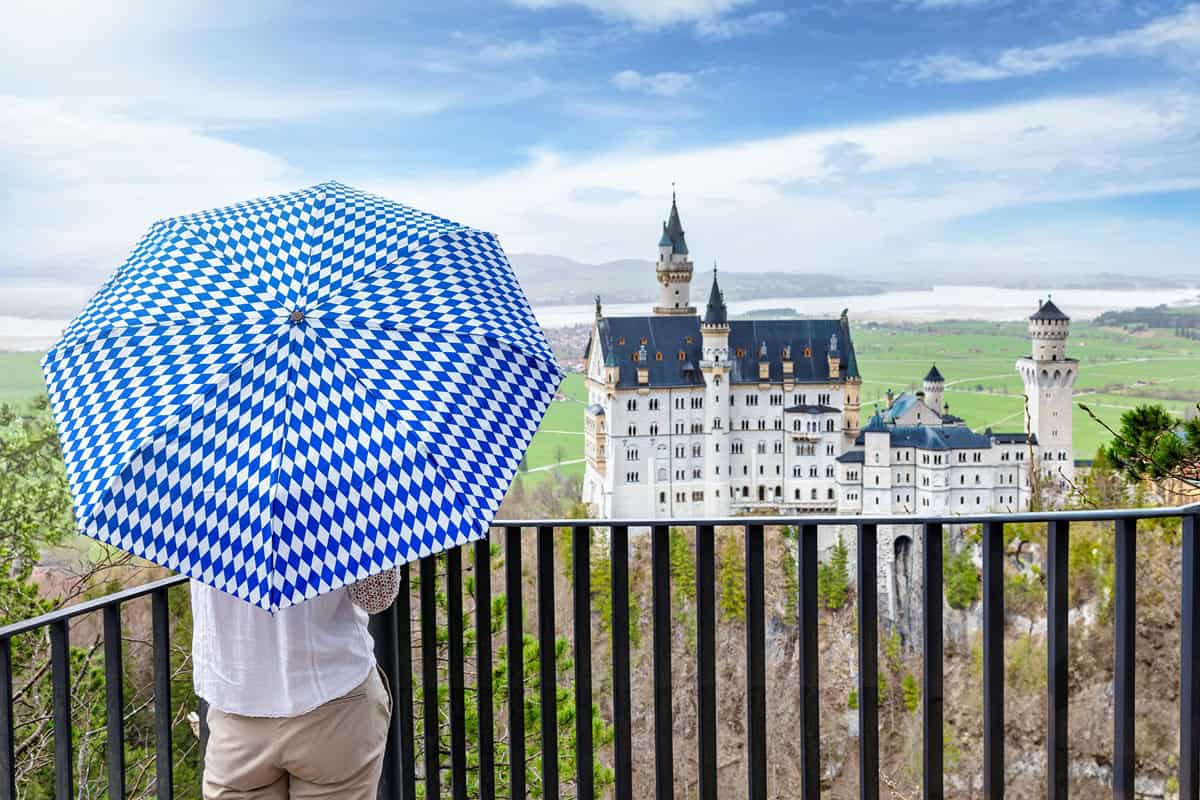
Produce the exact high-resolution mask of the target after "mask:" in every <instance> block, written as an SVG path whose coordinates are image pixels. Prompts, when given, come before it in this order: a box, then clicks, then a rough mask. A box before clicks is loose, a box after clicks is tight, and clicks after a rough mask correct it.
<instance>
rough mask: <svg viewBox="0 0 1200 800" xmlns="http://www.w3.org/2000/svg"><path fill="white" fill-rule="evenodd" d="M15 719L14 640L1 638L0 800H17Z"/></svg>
mask: <svg viewBox="0 0 1200 800" xmlns="http://www.w3.org/2000/svg"><path fill="white" fill-rule="evenodd" d="M14 722H15V720H14V718H13V675H12V639H10V638H9V637H7V636H5V637H4V638H0V800H16V797H17V756H16V741H15V739H16V735H15V729H14Z"/></svg>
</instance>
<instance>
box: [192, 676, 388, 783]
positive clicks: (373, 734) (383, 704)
mask: <svg viewBox="0 0 1200 800" xmlns="http://www.w3.org/2000/svg"><path fill="white" fill-rule="evenodd" d="M391 716H392V700H391V697H390V695H389V693H388V689H387V686H386V684H385V683H384V681H383V677H382V675H381V674H380V672H379V670H378V669H375V670H372V671H371V674H370V675H369V676H368V677H367V679H366V680H365V681H363V682H362V684H360V685H359V686H358V687H357V688H355V689H352V690H351V691H350V692H348V693H347V694H345V695H343V696H342V697H339V698H337V699H336V700H330V701H329V702H328V703H325V704H324V705H322V706H319V707H317V708H315V709H313V710H312V711H309V712H308V713H307V714H301V715H300V716H298V717H284V718H272V717H243V716H240V715H238V714H227V713H225V712H223V711H219V710H217V709H215V708H210V709H209V711H208V728H209V738H208V750H207V752H206V754H205V757H204V800H259V799H260V798H263V799H264V800H265V799H266V798H270V800H276V799H278V800H286V799H287V798H296V800H301V799H303V800H307V799H308V798H339V799H341V798H345V800H374V798H375V795H376V792H377V791H378V787H379V775H380V772H381V771H382V770H383V750H384V745H385V744H386V742H387V733H388V723H389V722H390V720H391Z"/></svg>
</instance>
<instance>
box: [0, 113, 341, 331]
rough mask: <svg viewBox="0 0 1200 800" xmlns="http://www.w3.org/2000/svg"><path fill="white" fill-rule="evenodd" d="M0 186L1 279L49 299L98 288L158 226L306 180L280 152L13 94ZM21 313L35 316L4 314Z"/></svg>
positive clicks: (0, 141) (3, 133) (0, 149)
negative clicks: (0, 194) (2, 187)
mask: <svg viewBox="0 0 1200 800" xmlns="http://www.w3.org/2000/svg"><path fill="white" fill-rule="evenodd" d="M321 177H325V176H321ZM0 178H2V179H3V181H4V183H5V184H6V188H7V189H8V192H7V193H6V195H5V198H4V200H3V201H2V204H0V212H2V213H0V240H2V241H4V242H5V248H4V252H3V253H2V254H0V283H3V284H9V285H13V284H16V285H19V286H21V287H24V288H25V289H26V290H29V291H33V292H34V293H35V294H36V292H37V291H38V290H39V288H40V289H44V290H45V292H46V295H47V298H48V299H53V297H61V296H62V295H63V292H64V291H65V292H66V293H67V294H68V295H69V296H75V294H76V293H78V292H79V291H80V290H85V291H86V290H90V289H92V288H94V287H95V286H96V285H98V284H99V282H100V281H101V280H102V279H103V278H104V277H105V276H106V275H107V274H108V273H109V272H111V271H112V269H114V268H115V267H116V266H117V264H119V263H120V261H121V260H122V259H123V257H124V254H125V253H126V252H127V251H128V248H129V247H130V246H131V245H132V244H133V243H134V241H135V240H136V239H137V237H138V236H140V235H141V234H142V233H143V232H144V231H145V230H146V229H147V228H148V227H149V225H150V223H151V222H153V221H154V220H156V219H160V218H162V217H165V216H172V215H175V214H179V213H185V212H188V211H195V210H200V209H203V208H209V207H213V206H217V205H223V204H228V203H232V202H236V201H238V200H241V199H245V198H246V197H253V196H257V195H262V194H269V193H272V192H276V191H282V190H287V189H294V188H296V187H297V186H299V185H303V184H305V183H306V182H309V181H308V180H307V179H306V178H305V177H304V176H303V175H302V174H301V173H300V172H299V171H298V170H297V169H295V168H294V167H292V166H291V165H289V164H288V163H287V162H286V161H284V160H282V159H280V158H278V157H276V156H273V155H271V154H269V153H265V152H263V151H261V150H257V149H254V148H251V147H246V146H243V145H238V144H233V143H230V142H227V141H224V140H222V139H219V138H217V137H215V136H212V135H210V134H206V133H204V132H202V131H200V130H198V129H196V128H193V127H190V126H188V125H184V124H179V123H169V122H149V121H144V120H138V119H134V118H130V117H125V116H120V115H99V114H94V113H90V112H81V111H78V110H75V109H70V108H64V107H62V106H59V105H57V104H54V103H50V102H46V101H39V100H29V99H24V98H19V97H13V96H8V95H0ZM59 287H66V288H65V289H63V290H60V289H59ZM5 294H6V295H7V293H5ZM52 296H53V297H52ZM11 302H15V300H13V301H11ZM3 305H4V306H7V305H8V303H7V302H6V303H4V304H3ZM14 311H16V312H21V313H30V314H35V315H36V313H37V311H38V309H36V308H30V307H28V305H27V304H25V303H22V307H21V308H17V309H14V308H3V309H0V314H3V313H13V312H14Z"/></svg>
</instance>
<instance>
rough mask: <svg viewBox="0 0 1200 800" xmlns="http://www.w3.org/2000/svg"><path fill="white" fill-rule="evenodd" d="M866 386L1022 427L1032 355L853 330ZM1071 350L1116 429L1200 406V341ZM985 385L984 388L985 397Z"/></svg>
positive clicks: (877, 395)
mask: <svg viewBox="0 0 1200 800" xmlns="http://www.w3.org/2000/svg"><path fill="white" fill-rule="evenodd" d="M854 344H855V348H856V349H857V351H858V361H859V367H860V369H861V371H862V374H863V375H864V376H865V378H864V381H863V404H864V410H865V411H866V412H867V413H869V411H870V408H871V405H872V403H875V402H878V403H880V404H882V403H883V402H884V401H883V397H884V395H885V393H886V391H887V390H888V389H889V388H891V389H893V390H895V391H896V392H900V391H904V390H906V389H916V388H920V381H921V378H922V377H923V376H924V375H925V372H926V370H928V369H929V365H930V363H932V362H937V365H938V369H940V370H941V372H942V374H943V375H944V376H945V377H946V381H947V391H946V401H947V402H948V403H949V404H950V407H951V410H952V411H953V412H954V413H955V414H958V415H959V416H961V417H963V418H965V419H966V420H967V422H968V423H969V424H970V425H971V426H972V427H975V428H979V429H982V428H984V427H987V426H989V425H990V426H992V427H994V428H996V429H997V430H1019V429H1020V428H1021V424H1022V409H1023V401H1022V397H1021V391H1022V389H1021V381H1020V379H1019V378H1018V377H1017V374H1016V372H1015V371H1014V369H1013V362H1014V361H1015V360H1016V359H1017V358H1019V357H1021V356H1022V355H1024V354H1025V353H1027V352H1028V348H1029V345H1028V342H1027V340H1026V339H1025V332H1024V325H1021V324H1015V323H1012V324H1007V323H1006V324H1001V325H997V324H995V323H983V322H979V323H973V322H964V323H949V324H945V325H941V326H939V327H938V328H937V329H933V328H921V329H913V330H903V331H900V330H893V329H870V328H867V327H864V326H858V327H856V328H855V330H854ZM1068 347H1069V352H1070V353H1071V355H1072V356H1074V357H1076V358H1078V359H1079V360H1080V361H1081V362H1082V363H1081V366H1080V378H1079V383H1078V385H1077V387H1076V390H1077V391H1076V399H1077V400H1078V401H1080V402H1084V403H1088V404H1089V405H1090V406H1092V407H1093V408H1094V409H1095V411H1096V412H1097V413H1098V414H1099V415H1100V416H1101V417H1102V418H1103V419H1104V420H1106V421H1107V422H1108V423H1109V424H1110V425H1114V426H1115V425H1116V424H1118V422H1119V418H1120V416H1121V413H1122V411H1124V410H1125V409H1127V408H1130V407H1132V406H1134V405H1137V404H1139V403H1145V402H1161V403H1163V404H1164V405H1166V406H1167V407H1168V408H1170V409H1171V410H1173V411H1175V412H1176V413H1179V414H1182V413H1183V411H1184V409H1185V408H1187V407H1188V406H1189V405H1191V404H1194V403H1195V402H1196V401H1197V399H1200V342H1194V341H1189V340H1187V339H1180V338H1177V337H1175V336H1173V335H1170V333H1169V332H1163V331H1159V332H1156V333H1154V334H1153V335H1137V336H1132V335H1129V334H1125V333H1122V332H1120V331H1116V330H1113V329H1106V328H1091V327H1089V326H1087V325H1082V324H1076V325H1075V326H1074V330H1073V333H1072V335H1071V339H1070V342H1069V345H1068ZM39 357H40V354H38V353H0V402H4V401H12V400H21V399H24V398H27V397H30V396H32V395H34V394H37V393H39V392H42V391H44V386H43V384H42V380H41V374H40V372H39V370H38V358H39ZM980 387H982V391H981V390H980ZM563 391H564V393H565V394H566V395H567V397H568V399H567V400H564V401H556V402H554V403H552V404H551V406H550V409H549V411H548V412H547V414H546V418H545V420H544V421H543V423H542V427H541V430H540V431H539V432H538V435H537V436H536V437H534V440H533V444H532V445H531V446H530V448H529V454H528V456H527V458H526V463H527V465H528V467H529V469H530V470H531V471H530V472H529V474H528V475H527V476H526V478H527V480H529V481H535V482H536V481H537V479H538V478H540V477H541V476H544V475H546V474H547V472H546V471H537V468H538V467H553V466H554V465H555V464H557V462H558V461H559V457H560V456H561V460H562V461H563V462H564V466H562V467H560V469H563V470H566V471H569V472H570V473H573V474H582V473H583V464H582V463H566V462H579V460H580V459H582V458H583V406H584V403H585V401H586V390H585V388H584V383H583V376H581V375H575V374H572V375H568V376H567V378H566V379H565V381H564V382H563ZM1107 438H1108V435H1107V434H1106V433H1105V432H1104V430H1103V429H1102V428H1101V427H1100V426H1098V425H1097V424H1096V423H1094V422H1093V421H1092V420H1091V419H1089V418H1088V417H1087V416H1086V415H1085V414H1084V413H1083V412H1082V411H1080V410H1078V409H1076V410H1075V452H1076V455H1078V456H1079V457H1081V458H1086V457H1090V456H1091V454H1092V453H1094V452H1095V451H1096V448H1097V447H1099V446H1100V445H1101V444H1103V443H1104V442H1105V441H1106V440H1107Z"/></svg>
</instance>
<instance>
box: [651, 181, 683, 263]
mask: <svg viewBox="0 0 1200 800" xmlns="http://www.w3.org/2000/svg"><path fill="white" fill-rule="evenodd" d="M658 246H659V247H668V246H669V247H670V248H671V252H672V253H678V254H679V255H681V256H686V255H687V251H688V249H687V242H686V241H685V240H684V238H683V223H681V222H680V221H679V206H677V205H675V193H674V192H671V216H670V217H669V218H668V219H667V221H666V222H664V223H663V234H662V238H661V239H659V240H658Z"/></svg>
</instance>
